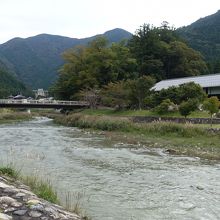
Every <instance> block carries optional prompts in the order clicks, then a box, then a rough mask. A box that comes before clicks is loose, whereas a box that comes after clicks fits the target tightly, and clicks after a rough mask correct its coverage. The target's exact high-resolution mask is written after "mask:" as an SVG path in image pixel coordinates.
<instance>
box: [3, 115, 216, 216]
mask: <svg viewBox="0 0 220 220" xmlns="http://www.w3.org/2000/svg"><path fill="white" fill-rule="evenodd" d="M0 134H1V135H0V160H2V161H5V163H8V162H10V161H13V162H15V163H16V164H17V165H18V167H22V170H23V172H25V173H28V174H32V173H33V172H37V173H38V175H42V176H43V177H44V178H46V179H48V178H49V179H51V180H52V181H53V182H54V183H55V187H56V188H57V190H58V192H59V194H60V196H61V198H63V200H64V198H65V196H66V193H67V192H70V193H78V192H80V193H82V194H83V195H84V197H85V199H84V201H83V206H84V208H85V209H86V212H87V214H88V215H89V216H92V219H93V220H128V219H135V220H139V219H140V220H146V219H169V220H170V219H206V220H207V219H210V220H215V219H220V205H219V201H220V165H219V164H209V163H208V162H206V161H200V160H199V159H198V158H188V157H177V156H169V155H166V154H164V153H163V152H162V151H160V150H152V149H147V148H143V149H136V148H132V146H126V145H125V144H122V143H111V142H110V141H109V140H106V139H105V138H104V137H103V136H102V135H94V134H89V133H85V132H82V131H80V130H79V129H76V128H67V127H62V126H55V125H54V124H53V122H52V121H51V120H49V119H47V118H37V119H36V120H33V121H30V122H24V123H19V124H10V125H9V124H8V125H0Z"/></svg>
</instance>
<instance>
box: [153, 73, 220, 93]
mask: <svg viewBox="0 0 220 220" xmlns="http://www.w3.org/2000/svg"><path fill="white" fill-rule="evenodd" d="M189 82H194V83H196V84H199V85H200V86H201V87H202V88H203V89H204V91H205V92H206V93H207V95H208V96H214V95H216V96H220V73H217V74H210V75H202V76H192V77H184V78H178V79H167V80H162V81H160V82H158V83H156V85H155V86H154V87H153V88H152V90H155V91H160V90H162V89H167V88H168V87H170V86H179V85H181V84H183V83H189Z"/></svg>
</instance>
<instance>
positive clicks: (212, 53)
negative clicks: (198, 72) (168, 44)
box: [177, 10, 220, 62]
mask: <svg viewBox="0 0 220 220" xmlns="http://www.w3.org/2000/svg"><path fill="white" fill-rule="evenodd" d="M177 31H178V33H179V34H180V35H181V36H182V37H183V38H184V39H185V40H186V41H187V42H188V43H189V45H190V46H191V47H192V48H193V49H195V50H198V51H200V52H201V53H202V54H203V56H204V57H205V58H206V59H207V60H208V61H211V62H214V61H216V60H218V59H220V10H219V11H217V12H216V13H215V14H213V15H210V16H207V17H204V18H200V19H199V20H197V21H196V22H194V23H192V24H191V25H189V26H186V27H182V28H179V29H178V30H177Z"/></svg>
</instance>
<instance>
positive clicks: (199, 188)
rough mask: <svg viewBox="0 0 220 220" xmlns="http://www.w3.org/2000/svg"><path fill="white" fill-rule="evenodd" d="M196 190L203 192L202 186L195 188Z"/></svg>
mask: <svg viewBox="0 0 220 220" xmlns="http://www.w3.org/2000/svg"><path fill="white" fill-rule="evenodd" d="M196 189H198V190H204V188H203V187H202V186H197V187H196Z"/></svg>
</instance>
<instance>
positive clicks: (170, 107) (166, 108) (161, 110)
mask: <svg viewBox="0 0 220 220" xmlns="http://www.w3.org/2000/svg"><path fill="white" fill-rule="evenodd" d="M174 110H176V106H175V104H174V103H173V102H171V101H170V99H165V100H163V101H162V102H161V104H160V105H158V106H157V107H156V108H155V111H156V112H157V113H158V114H161V115H162V114H166V113H168V112H171V111H174Z"/></svg>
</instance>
